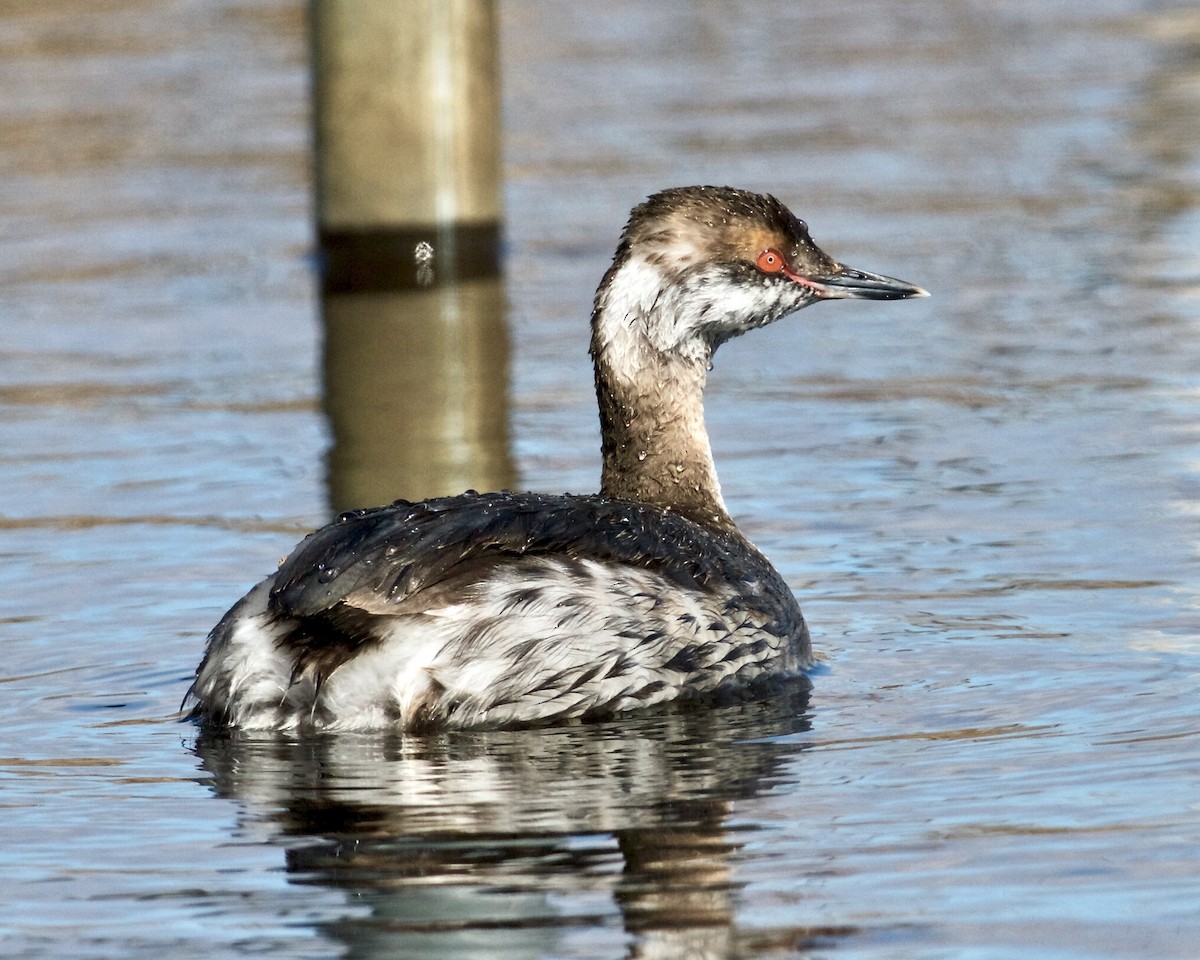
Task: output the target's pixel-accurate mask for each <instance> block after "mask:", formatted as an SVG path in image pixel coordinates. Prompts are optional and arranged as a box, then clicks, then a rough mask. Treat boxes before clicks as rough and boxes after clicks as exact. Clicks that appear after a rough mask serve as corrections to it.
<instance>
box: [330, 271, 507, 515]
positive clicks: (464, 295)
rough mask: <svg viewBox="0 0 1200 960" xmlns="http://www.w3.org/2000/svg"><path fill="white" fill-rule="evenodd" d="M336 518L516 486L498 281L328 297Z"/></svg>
mask: <svg viewBox="0 0 1200 960" xmlns="http://www.w3.org/2000/svg"><path fill="white" fill-rule="evenodd" d="M322 308H323V310H322V312H323V317H324V323H325V351H324V386H325V409H326V412H327V414H328V417H329V422H330V427H331V429H332V432H333V444H332V447H331V450H330V453H329V461H328V467H329V500H330V506H331V508H332V510H333V512H335V513H336V512H338V511H341V510H345V509H349V508H352V507H364V506H375V505H378V504H381V503H388V502H390V501H392V500H395V499H397V498H399V497H403V498H404V499H408V500H421V499H424V498H426V497H432V496H438V495H441V494H452V493H461V492H462V491H463V490H466V489H470V488H474V489H479V490H498V489H504V488H507V487H511V486H512V485H513V482H514V475H513V465H512V458H511V455H510V452H509V440H508V335H507V330H506V327H505V321H504V315H503V311H504V293H503V285H502V281H501V279H500V277H499V275H492V276H485V277H477V278H472V279H460V280H456V281H453V282H440V281H439V282H438V283H435V284H433V285H431V286H430V287H428V288H426V289H421V288H419V287H415V286H414V288H411V289H400V290H375V291H333V292H330V291H326V292H325V293H324V295H323V296H322Z"/></svg>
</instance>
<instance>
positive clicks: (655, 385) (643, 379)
mask: <svg viewBox="0 0 1200 960" xmlns="http://www.w3.org/2000/svg"><path fill="white" fill-rule="evenodd" d="M629 266H630V265H629V264H628V263H627V264H626V267H629ZM627 272H628V271H627ZM614 273H616V271H615V270H614V271H613V272H610V276H609V277H608V278H606V281H608V282H607V283H606V284H605V285H604V286H602V288H601V291H600V293H599V294H598V295H597V298H596V311H595V313H594V314H593V317H592V347H591V353H592V359H593V361H594V363H595V367H596V396H597V399H598V401H599V406H600V434H601V451H602V454H603V460H604V462H603V469H602V473H601V483H600V492H601V493H602V494H604V495H605V496H610V497H619V498H621V499H625V500H636V501H639V502H641V503H650V504H654V505H656V506H660V507H663V508H666V509H669V510H672V511H674V512H676V513H679V514H681V515H683V516H685V517H688V518H689V519H691V520H695V521H696V522H698V523H702V524H704V525H705V526H708V527H715V528H718V529H722V530H725V529H733V521H732V520H731V519H730V517H729V514H728V512H727V511H726V509H725V503H724V501H723V500H722V499H721V487H720V484H719V483H718V481H717V472H716V468H715V466H714V464H713V458H712V449H711V447H710V446H709V442H708V432H707V430H706V429H705V426H704V385H705V382H706V380H707V377H708V351H707V350H706V349H705V350H700V351H697V350H692V351H690V352H689V351H687V350H683V351H680V350H664V349H662V348H661V344H658V343H653V342H652V339H651V334H650V333H649V332H648V331H655V330H661V329H663V328H664V327H666V328H669V327H670V326H671V324H669V323H664V321H663V318H660V317H657V316H655V315H654V311H655V310H658V309H662V308H663V306H662V300H663V298H660V297H657V296H641V295H639V291H638V289H637V284H636V283H632V284H631V283H629V282H628V281H629V279H630V278H629V277H628V275H627V276H626V277H624V278H622V277H621V275H620V274H619V273H616V275H615V276H614ZM622 279H624V280H625V281H626V282H625V283H624V284H622V283H621V282H620V281H621V280H622Z"/></svg>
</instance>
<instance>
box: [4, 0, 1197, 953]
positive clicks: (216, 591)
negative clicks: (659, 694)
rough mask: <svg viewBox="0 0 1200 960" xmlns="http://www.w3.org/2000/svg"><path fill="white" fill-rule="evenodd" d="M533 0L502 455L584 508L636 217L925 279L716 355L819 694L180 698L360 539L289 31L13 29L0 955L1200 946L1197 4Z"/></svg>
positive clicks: (519, 93) (514, 177)
mask: <svg viewBox="0 0 1200 960" xmlns="http://www.w3.org/2000/svg"><path fill="white" fill-rule="evenodd" d="M810 7H811V5H801V4H795V5H788V4H779V3H758V2H752V3H740V4H731V3H722V2H715V0H714V2H706V3H698V4H694V5H692V6H691V7H689V15H688V16H687V17H680V16H679V15H678V12H677V11H674V10H672V9H670V8H669V7H668V6H667V5H664V4H651V3H645V2H632V0H631V2H623V3H619V4H614V5H612V8H611V16H607V17H597V16H595V15H594V13H593V12H590V11H589V10H587V9H585V8H584V7H583V6H578V5H547V4H538V3H530V2H517V0H506V2H504V3H502V4H501V6H500V10H501V16H502V24H503V29H504V51H503V55H504V71H505V72H504V80H505V88H504V95H505V111H506V113H505V124H506V166H505V175H506V203H507V230H508V254H507V260H506V276H507V280H506V296H507V299H508V301H509V303H510V304H511V305H512V306H511V308H510V311H509V333H510V338H511V346H512V360H511V370H510V373H509V377H510V382H509V386H508V392H509V401H510V414H509V421H510V432H511V437H512V447H513V450H512V452H513V461H514V463H515V466H516V470H517V472H518V475H519V482H520V484H521V485H522V486H526V487H530V488H534V489H547V490H561V489H572V490H586V489H590V488H593V487H594V485H595V483H596V476H597V456H596V453H595V446H596V427H595V414H594V410H593V400H592V397H591V385H590V373H589V370H588V366H587V357H586V352H585V339H586V337H585V333H584V328H583V321H584V318H585V317H586V314H587V311H588V307H589V303H590V298H591V293H592V289H593V288H594V285H595V283H596V281H597V280H598V278H599V276H600V273H601V272H602V270H603V268H604V266H605V265H606V263H607V261H608V258H609V256H610V255H611V252H612V247H613V245H614V243H615V239H616V234H617V231H618V230H619V229H620V226H621V224H622V223H623V222H624V217H625V214H626V212H627V210H628V208H629V206H630V205H631V204H632V203H633V202H635V201H636V200H637V199H638V198H639V197H640V196H642V195H644V194H645V193H647V192H649V191H651V190H653V189H656V188H658V187H662V186H667V185H674V184H679V183H688V182H705V181H718V182H729V183H733V184H736V185H739V186H746V187H750V188H757V189H769V190H771V191H773V192H775V193H777V194H778V195H779V196H780V197H781V198H782V199H784V200H785V201H787V202H788V203H790V204H792V205H793V206H795V207H796V208H797V209H798V211H799V212H800V213H801V214H802V215H803V216H805V217H806V219H808V221H809V223H810V225H811V226H812V229H813V232H814V235H815V236H816V238H817V239H818V241H819V242H820V243H821V244H822V245H823V246H825V247H826V248H827V249H828V250H830V251H831V252H833V253H834V255H835V256H838V257H839V258H844V259H845V260H846V261H847V262H849V263H851V264H853V265H855V266H859V267H862V268H864V269H869V270H876V271H880V272H884V273H888V274H892V275H895V276H900V277H904V278H905V279H909V280H912V281H914V282H917V283H920V284H921V285H922V286H925V287H927V288H929V289H930V290H932V291H933V292H934V297H933V298H932V299H930V300H925V301H914V302H908V303H898V304H853V303H839V304H829V305H821V306H818V307H815V308H814V309H812V310H809V311H806V312H804V313H802V314H800V315H799V316H797V317H795V318H792V319H790V320H788V321H785V322H783V323H781V324H778V325H776V326H775V327H773V328H771V329H769V330H767V331H764V332H761V333H756V334H754V335H752V336H749V337H746V338H743V339H741V340H738V341H736V342H734V343H731V344H729V345H728V346H727V347H725V348H724V349H723V350H722V352H721V353H720V354H719V355H718V357H717V358H716V359H717V364H716V370H715V371H714V374H713V377H712V381H711V391H710V401H709V420H710V427H711V431H712V433H713V437H714V445H715V447H716V455H717V461H718V467H719V469H720V472H721V477H722V482H723V487H724V491H725V495H726V499H727V501H728V502H729V504H730V506H731V509H732V510H733V512H734V514H735V516H737V517H738V519H739V521H740V522H741V523H742V524H743V526H744V528H745V529H746V530H747V531H748V532H749V533H750V535H751V536H752V537H753V538H754V539H755V540H756V541H757V542H758V543H759V544H760V546H762V547H763V549H764V550H765V551H766V552H767V553H768V555H770V556H771V557H772V558H773V559H774V560H775V562H776V564H777V565H778V566H779V568H780V569H781V570H782V571H783V573H784V575H785V576H786V577H787V579H788V581H789V582H790V583H791V584H792V586H793V587H794V588H795V590H796V591H797V594H798V595H799V597H800V599H801V602H802V604H803V606H804V608H805V611H806V613H807V615H808V617H809V619H810V621H811V623H812V625H813V628H814V637H815V641H816V644H817V646H818V648H819V649H820V650H821V651H822V652H823V656H824V659H823V661H822V664H821V666H820V667H819V668H818V669H817V670H816V671H815V672H814V676H813V681H814V682H813V690H812V692H811V695H810V696H808V697H807V698H800V699H797V700H793V701H790V702H778V703H768V704H746V705H740V706H731V707H728V708H724V709H722V710H720V711H716V712H713V713H710V714H703V715H683V716H660V717H647V718H639V719H636V720H628V721H624V722H618V723H611V724H604V725H599V726H594V727H588V728H583V729H563V730H546V731H537V732H532V733H519V732H517V733H513V732H508V733H490V734H472V735H453V736H444V737H427V738H411V737H410V738H380V737H361V738H331V739H328V740H320V739H318V740H316V741H311V742H304V743H288V742H274V741H270V740H253V739H244V738H221V737H215V738H211V739H209V738H204V737H201V736H199V733H198V731H197V730H196V729H194V728H193V727H191V726H189V725H187V724H181V723H179V722H178V721H177V720H176V718H175V717H176V715H175V710H176V707H177V706H178V703H179V701H180V698H181V697H182V695H183V692H184V690H185V689H186V687H187V684H188V682H189V677H190V673H191V670H192V669H193V667H194V664H195V662H196V660H197V658H198V655H199V652H200V649H201V645H202V642H203V635H204V633H205V632H206V631H207V629H208V627H209V626H210V625H211V624H212V623H213V622H215V621H216V619H217V618H218V617H219V616H220V614H221V613H222V612H223V611H224V609H225V607H226V606H227V605H228V604H229V603H230V602H231V601H232V600H233V599H235V598H236V597H237V596H239V595H240V594H241V592H242V591H243V590H244V589H245V588H246V587H247V586H248V585H249V584H250V583H251V582H253V581H254V580H256V579H257V578H258V577H259V576H261V575H262V574H263V573H264V572H266V571H267V570H269V569H270V568H271V566H272V565H273V563H274V562H275V560H276V559H277V558H278V557H279V556H280V555H282V554H283V553H284V552H286V551H287V549H288V548H289V546H290V545H291V543H293V542H294V541H295V540H296V539H298V538H299V537H300V536H301V535H302V534H303V533H304V532H305V531H306V530H308V529H309V528H311V527H312V526H313V525H315V524H317V523H319V522H321V521H322V520H323V519H324V518H325V516H326V511H327V505H326V501H327V494H326V480H325V463H324V459H323V457H324V452H325V450H326V449H327V447H328V444H329V441H330V435H329V430H328V427H327V425H326V422H325V418H324V417H323V415H322V413H321V409H322V404H321V398H320V395H319V389H320V379H319V376H318V374H317V370H318V367H319V364H320V339H319V332H318V329H317V320H316V317H317V313H318V311H317V305H316V302H315V299H314V296H313V293H312V289H313V288H312V284H311V279H310V271H309V254H310V250H311V241H310V228H309V209H310V204H309V193H308V166H307V164H308V161H307V153H306V149H307V146H306V136H307V135H306V129H307V127H306V124H307V120H306V100H305V98H306V89H307V88H306V73H305V64H304V57H305V38H304V31H303V20H302V17H303V10H302V5H300V4H298V3H293V2H282V0H279V2H267V0H262V2H251V0H240V2H238V0H221V2H211V0H209V2H199V0H191V2H188V0H141V2H137V0H131V2H128V3H124V4H115V5H109V8H107V9H103V10H97V9H94V5H92V4H87V3H67V2H60V3H56V4H52V5H46V4H42V3H38V2H32V0H31V2H15V3H9V4H7V5H6V6H5V8H4V11H3V12H0V84H2V85H3V89H4V91H5V96H4V98H3V103H2V105H0V323H2V328H0V330H2V337H3V340H2V343H3V353H2V356H0V489H3V490H4V491H5V497H4V500H3V503H2V505H0V625H2V626H0V632H2V636H3V650H4V655H3V658H2V660H0V681H2V683H0V714H2V716H0V730H2V731H3V732H2V733H0V770H2V772H3V787H2V792H0V803H2V804H3V812H4V835H5V842H4V843H3V845H0V864H2V865H3V874H4V877H5V881H6V883H5V892H4V894H3V896H2V897H0V937H2V938H3V939H2V940H0V952H3V954H4V955H5V956H11V957H20V958H26V957H114V956H120V957H140V956H146V957H159V956H163V955H166V954H168V953H169V954H170V955H171V956H173V957H180V958H185V957H200V956H203V957H206V958H214V957H225V956H230V957H232V956H242V955H246V954H252V953H271V954H277V955H282V956H296V957H327V956H344V957H366V956H385V955H386V956H430V957H435V956H447V957H451V956H452V957H473V956H477V957H512V958H517V957H520V958H527V957H529V958H532V957H547V958H549V957H564V958H565V957H617V956H629V957H651V956H655V957H675V956H678V957H682V956H689V957H763V958H768V957H769V958H775V957H826V956H840V957H863V958H873V957H887V958H896V957H919V958H954V960H976V958H979V960H1004V958H1010V957H1012V958H1016V957H1021V958H1025V957H1030V956H1036V957H1039V958H1064V960H1066V958H1069V960H1078V958H1092V957H1113V958H1144V957H1149V956H1153V957H1160V958H1171V957H1179V958H1184V957H1192V956H1195V954H1196V944H1197V943H1200V909H1198V908H1200V863H1198V862H1197V861H1198V858H1197V853H1196V851H1197V850H1200V801H1198V799H1197V798H1198V797H1200V791H1198V790H1197V782H1196V770H1197V767H1198V761H1200V723H1198V720H1197V707H1196V689H1197V680H1198V674H1200V660H1198V656H1200V596H1198V591H1197V584H1198V583H1200V577H1198V576H1197V573H1198V564H1197V544H1198V542H1200V507H1198V504H1200V456H1198V455H1197V450H1198V449H1200V448H1198V446H1197V440H1198V439H1200V430H1198V429H1197V427H1196V423H1197V422H1198V419H1200V418H1198V417H1197V412H1198V407H1200V375H1198V373H1197V371H1200V336H1197V334H1198V332H1200V331H1198V330H1197V317H1198V316H1200V258H1198V255H1197V250H1200V216H1198V213H1197V211H1198V210H1200V121H1198V120H1197V117H1200V102H1198V101H1200V94H1198V93H1197V91H1198V90H1200V86H1198V80H1200V18H1197V16H1196V14H1195V12H1194V11H1193V10H1189V9H1188V8H1187V6H1186V5H1185V4H1182V3H1179V4H1170V3H1152V2H1135V0H1104V2H1100V3H1091V4H1086V5H1081V4H1065V3H1062V4H1047V3H1043V2H1038V3H1034V2H1024V0H1010V2H1006V3H1003V4H994V3H982V2H979V3H975V2H963V3H956V4H946V3H941V2H932V0H928V2H915V3H905V4H899V3H884V2H882V0H876V2H871V0H854V2H850V3H847V4H843V5H841V6H839V7H837V8H836V9H834V8H830V9H829V11H828V12H822V11H819V10H815V9H808V8H810Z"/></svg>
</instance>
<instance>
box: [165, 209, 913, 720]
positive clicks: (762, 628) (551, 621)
mask: <svg viewBox="0 0 1200 960" xmlns="http://www.w3.org/2000/svg"><path fill="white" fill-rule="evenodd" d="M923 296H927V294H926V292H925V291H924V290H922V289H921V288H919V287H915V286H913V285H911V284H908V283H904V282H903V281H900V280H894V279H892V278H890V277H882V276H878V275H876V274H871V273H864V272H861V271H858V270H852V269H850V268H849V267H845V266H843V265H842V264H840V263H837V262H836V261H834V260H833V259H831V258H830V257H829V256H827V255H826V254H825V253H823V252H822V251H821V250H820V249H818V248H817V246H816V245H815V244H814V243H813V241H812V240H811V239H810V237H809V234H808V228H807V226H806V225H805V223H804V222H803V221H801V220H798V219H797V218H796V217H795V216H793V215H792V213H791V212H790V211H789V210H788V209H787V208H786V207H785V206H784V205H783V204H782V203H780V202H779V201H778V200H776V199H775V198H774V197H771V196H760V195H758V194H754V193H748V192H746V191H743V190H735V189H732V188H728V187H684V188H679V189H674V190H666V191H664V192H662V193H658V194H656V195H654V196H652V197H650V198H649V199H648V200H647V201H646V202H644V203H642V204H641V205H640V206H637V207H635V208H634V210H633V212H632V213H631V214H630V217H629V222H628V224H627V225H626V227H625V230H624V233H623V234H622V236H621V241H620V245H619V246H618V247H617V252H616V255H615V257H614V259H613V263H612V266H611V267H609V269H608V272H607V273H605V275H604V279H603V280H602V281H601V283H600V287H599V289H598V290H597V292H596V299H595V306H594V309H593V312H592V340H591V356H592V360H593V362H594V365H595V378H596V394H597V398H598V400H599V406H600V427H601V437H602V454H603V470H602V476H601V486H600V493H599V494H596V495H586V496H572V495H561V496H554V495H547V494H538V493H508V492H504V493H484V494H479V493H475V492H473V491H469V492H467V493H464V494H462V495H460V496H453V497H439V498H436V499H432V500H425V501H423V502H421V503H409V502H407V501H403V500H398V501H396V502H395V503H393V504H391V505H390V506H385V507H378V508H375V509H369V510H355V511H351V512H349V513H345V514H343V515H342V516H340V517H339V518H338V519H337V521H335V522H334V523H331V524H329V525H328V526H326V527H324V528H322V529H320V530H318V531H316V532H315V533H313V534H311V535H309V536H308V537H307V538H306V539H305V540H304V541H303V542H301V543H300V544H299V545H298V546H297V547H296V549H295V550H294V551H293V552H292V554H291V555H290V556H289V557H287V558H286V559H285V560H284V561H283V562H282V563H281V565H280V567H279V569H278V570H277V571H276V572H275V573H274V574H273V575H272V576H270V577H268V578H267V579H266V580H264V581H263V582H262V583H260V584H259V585H258V586H256V587H255V588H254V589H253V590H251V591H250V592H249V593H248V594H247V595H246V596H245V597H244V598H243V599H242V600H240V601H239V602H238V603H237V604H236V605H234V607H233V608H232V609H231V610H230V611H229V612H228V613H227V614H225V616H224V618H223V619H222V620H221V622H220V623H218V624H217V625H216V627H215V628H214V629H213V631H212V633H211V634H210V635H209V638H208V647H207V650H206V652H205V654H204V659H203V660H202V661H201V663H200V666H199V668H198V669H197V671H196V679H195V682H194V683H193V684H192V687H191V689H190V690H189V691H188V696H189V698H192V699H194V701H195V702H194V707H193V709H192V713H191V715H192V716H194V717H198V718H200V719H202V720H204V721H208V722H211V723H216V724H225V725H230V726H235V727H242V728H251V729H270V730H287V731H303V730H310V729H311V730H323V729H328V730H371V729H389V728H390V729H402V730H415V729H435V728H447V727H494V726H511V725H521V724H536V723H543V722H551V721H564V720H570V719H576V718H584V719H586V718H590V717H596V716H607V715H610V714H615V713H619V712H622V711H626V710H632V709H638V708H644V707H649V706H653V705H656V704H662V703H665V702H668V701H672V700H678V699H682V698H692V697H709V696H711V697H718V696H722V695H725V694H728V693H733V692H740V691H743V690H745V689H747V688H751V687H757V686H759V685H763V684H765V683H766V682H767V681H774V680H779V679H786V678H789V677H795V676H797V675H798V674H800V673H802V672H803V671H804V670H805V669H806V668H807V667H808V666H810V665H811V658H812V647H811V643H810V640H809V635H808V628H807V626H806V625H805V623H804V617H803V616H802V615H801V613H800V608H799V606H798V605H797V604H796V600H795V598H794V597H793V596H792V592H791V590H789V589H788V586H787V584H786V583H785V582H784V580H783V578H782V577H781V576H780V575H779V574H778V573H777V572H776V571H775V569H774V567H772V566H771V564H770V562H769V561H768V560H767V559H766V557H764V556H763V555H762V554H761V553H760V552H759V551H758V550H757V549H756V548H755V547H754V546H753V545H752V544H751V543H750V541H749V540H747V539H746V538H745V537H744V536H743V535H742V534H741V533H740V532H739V531H738V529H737V527H736V526H734V523H733V520H732V519H730V516H729V513H728V512H727V511H726V509H725V504H724V502H723V501H722V499H721V491H720V488H719V486H718V484H717V475H716V470H715V468H714V466H713V459H712V453H711V451H710V449H709V443H708V435H707V433H706V431H705V428H704V416H703V401H702V392H703V389H704V385H705V381H706V378H707V374H708V371H709V369H710V367H711V363H710V361H711V358H712V355H713V351H715V350H716V348H717V347H718V346H720V345H721V344H722V343H724V342H725V341H726V340H728V339H730V338H731V337H736V336H740V335H741V334H743V333H745V332H746V331H747V330H753V329H754V328H756V327H762V326H765V325H766V324H768V323H772V322H773V321H775V320H778V319H779V318H780V317H783V316H785V315H787V314H789V313H792V312H793V311H796V310H799V309H800V308H801V307H806V306H808V305H809V304H812V303H816V302H817V301H819V300H834V299H842V298H854V299H866V300H899V299H904V298H907V297H923Z"/></svg>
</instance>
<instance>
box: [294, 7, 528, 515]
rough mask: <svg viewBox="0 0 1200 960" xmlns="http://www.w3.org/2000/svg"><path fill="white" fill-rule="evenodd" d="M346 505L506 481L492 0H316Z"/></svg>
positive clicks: (319, 122)
mask: <svg viewBox="0 0 1200 960" xmlns="http://www.w3.org/2000/svg"><path fill="white" fill-rule="evenodd" d="M310 9H311V14H312V46H313V74H314V85H313V99H314V117H313V126H314V135H315V136H314V139H315V152H316V194H317V204H316V205H317V220H318V236H319V243H320V248H321V260H322V276H321V293H322V308H323V315H324V321H325V332H326V340H325V368H324V369H325V395H326V409H327V411H328V413H329V416H330V422H331V424H332V427H333V433H334V445H333V450H332V452H331V454H330V460H329V466H330V499H331V503H332V506H333V508H334V509H335V510H340V509H343V508H346V507H351V506H365V505H369V504H371V503H376V502H384V501H387V500H391V499H394V498H396V497H401V496H403V497H405V498H408V499H417V498H422V497H427V496H433V495H437V494H443V493H454V492H459V491H461V490H462V489H463V488H465V487H477V488H480V489H492V488H495V487H501V486H510V485H511V483H512V466H511V461H510V458H509V453H508V443H507V430H506V425H507V365H506V359H507V346H506V344H507V337H506V331H505V328H504V316H503V309H504V295H503V289H502V287H501V280H500V271H499V239H500V223H501V210H500V187H499V184H500V160H499V95H498V90H497V83H498V80H497V73H498V66H497V52H496V19H495V11H494V7H493V3H492V0H311V8H310Z"/></svg>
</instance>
